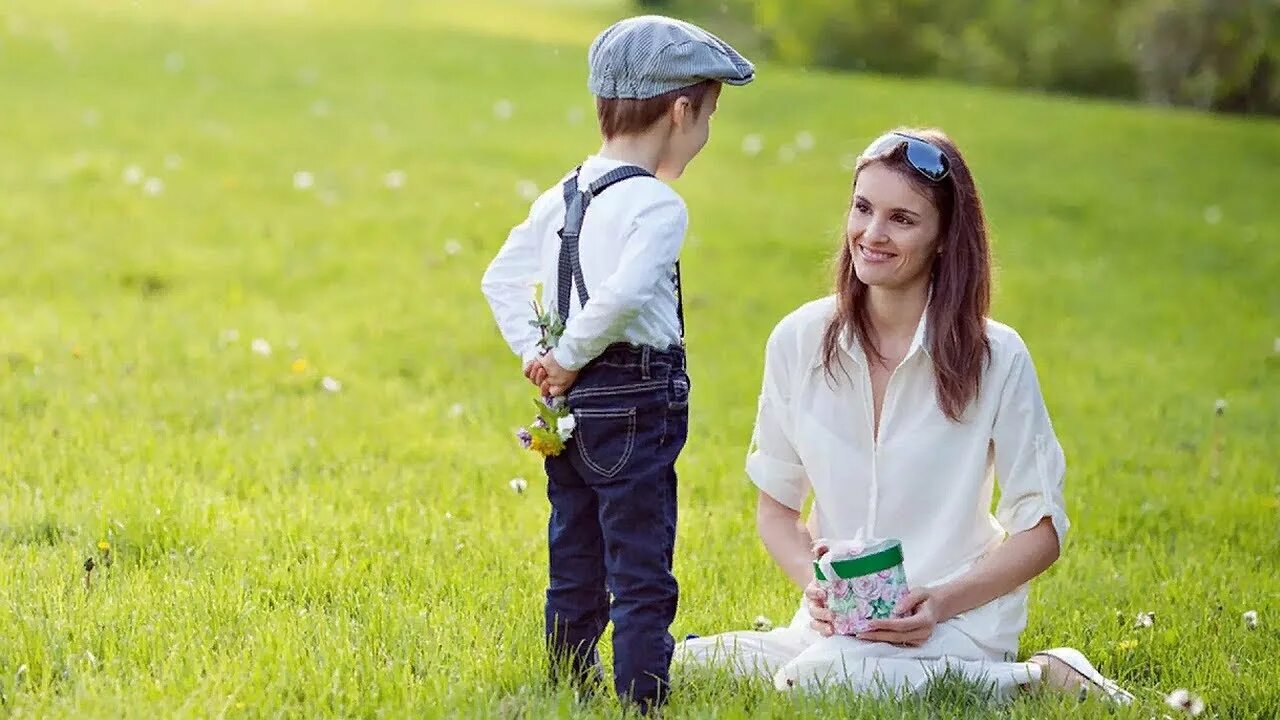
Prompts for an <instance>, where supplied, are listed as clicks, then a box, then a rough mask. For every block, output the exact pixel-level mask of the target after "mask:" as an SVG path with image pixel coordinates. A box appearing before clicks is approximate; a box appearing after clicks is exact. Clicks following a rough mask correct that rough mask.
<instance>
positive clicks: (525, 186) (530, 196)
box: [516, 180, 538, 202]
mask: <svg viewBox="0 0 1280 720" xmlns="http://www.w3.org/2000/svg"><path fill="white" fill-rule="evenodd" d="M516 194H517V195H519V196H520V197H522V198H524V199H525V200H526V201H528V202H533V201H534V200H537V199H538V184H537V183H535V182H534V181H532V180H521V181H519V182H517V183H516Z"/></svg>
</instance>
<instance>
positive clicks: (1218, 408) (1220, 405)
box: [1213, 398, 1227, 415]
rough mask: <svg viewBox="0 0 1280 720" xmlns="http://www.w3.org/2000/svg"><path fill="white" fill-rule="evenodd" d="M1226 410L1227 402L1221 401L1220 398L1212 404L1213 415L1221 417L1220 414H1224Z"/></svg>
mask: <svg viewBox="0 0 1280 720" xmlns="http://www.w3.org/2000/svg"><path fill="white" fill-rule="evenodd" d="M1226 410H1227V401H1226V400H1223V399H1222V398H1219V399H1218V401H1217V402H1215V403H1214V404H1213V414H1214V415H1221V414H1222V413H1224V412H1226Z"/></svg>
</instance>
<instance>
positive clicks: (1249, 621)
mask: <svg viewBox="0 0 1280 720" xmlns="http://www.w3.org/2000/svg"><path fill="white" fill-rule="evenodd" d="M1243 617H1244V625H1245V627H1247V628H1249V629H1250V630H1253V629H1254V628H1256V627H1258V611H1257V610H1250V611H1248V612H1246V613H1245V614H1244V616H1243Z"/></svg>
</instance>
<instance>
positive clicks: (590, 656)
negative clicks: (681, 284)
mask: <svg viewBox="0 0 1280 720" xmlns="http://www.w3.org/2000/svg"><path fill="white" fill-rule="evenodd" d="M569 406H570V408H572V409H573V413H574V417H575V420H576V423H577V427H576V428H575V430H574V432H573V437H572V439H570V441H569V443H568V445H567V447H566V448H565V451H564V452H562V453H561V454H560V455H559V456H558V457H552V458H547V462H546V470H547V497H548V499H549V500H550V501H551V520H550V522H549V523H548V526H547V541H548V545H549V549H550V566H551V574H550V575H551V577H550V584H549V586H548V588H547V607H546V632H547V647H548V650H549V652H550V655H551V661H552V667H553V673H555V676H556V677H560V676H561V674H562V673H563V672H568V673H570V674H571V678H572V679H573V680H575V681H591V680H594V679H598V678H600V677H601V670H600V665H599V656H598V654H597V652H596V645H597V643H598V642H599V640H600V635H601V633H603V632H604V629H605V625H606V624H607V623H608V622H609V621H612V622H613V649H614V687H615V689H616V691H617V693H618V696H619V697H620V698H622V699H623V700H628V699H629V700H632V701H634V702H636V703H637V704H638V705H639V706H640V709H641V710H642V711H647V710H649V709H650V708H651V707H653V706H654V705H656V704H659V703H661V702H662V701H663V699H664V696H665V695H666V693H667V683H668V672H669V669H670V666H671V653H672V650H673V648H674V642H673V640H672V637H671V634H670V632H669V629H670V627H671V622H672V620H674V619H675V614H676V600H677V595H678V588H677V585H676V579H675V576H674V575H672V573H671V559H672V555H673V553H674V550H675V536H676V471H675V464H676V458H677V457H679V455H680V451H681V450H682V449H683V448H684V444H685V440H686V438H687V437H688V434H689V376H688V374H687V373H686V372H685V360H684V351H683V350H679V349H673V350H669V351H663V352H659V351H657V350H654V349H652V348H638V347H634V346H629V345H614V346H610V348H609V349H608V350H606V351H605V352H604V354H602V355H601V356H600V357H599V358H597V359H596V360H594V361H592V362H591V363H590V364H589V365H587V367H585V368H584V369H583V371H582V372H581V373H580V374H579V376H578V380H577V383H576V384H575V385H574V386H573V388H572V389H571V390H570V392H569ZM610 594H612V596H613V601H612V604H611V603H610V601H609V595H610Z"/></svg>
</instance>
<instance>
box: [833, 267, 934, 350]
mask: <svg viewBox="0 0 1280 720" xmlns="http://www.w3.org/2000/svg"><path fill="white" fill-rule="evenodd" d="M932 304H933V287H932V286H930V288H929V297H928V299H927V300H925V304H924V312H922V313H920V321H919V322H918V323H916V331H915V334H914V335H912V337H911V345H910V346H909V347H908V348H907V354H906V356H904V357H903V358H902V362H903V363H904V364H905V363H906V362H907V361H908V360H910V359H911V358H912V357H913V356H914V355H915V354H916V352H917V351H923V352H924V354H925V355H926V356H927V357H928V358H929V359H930V360H932V359H933V353H932V352H930V351H929V338H930V337H931V334H930V333H929V307H930V306H931V305H932ZM840 347H841V349H843V350H844V352H845V354H846V355H848V356H849V357H850V358H851V359H852V360H853V361H854V362H856V363H858V364H859V365H867V364H868V363H867V356H866V353H864V352H863V351H862V343H860V342H858V338H857V336H856V335H854V334H853V329H852V328H849V327H846V328H844V329H843V330H841V331H840ZM821 362H822V358H818V363H819V364H821Z"/></svg>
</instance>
